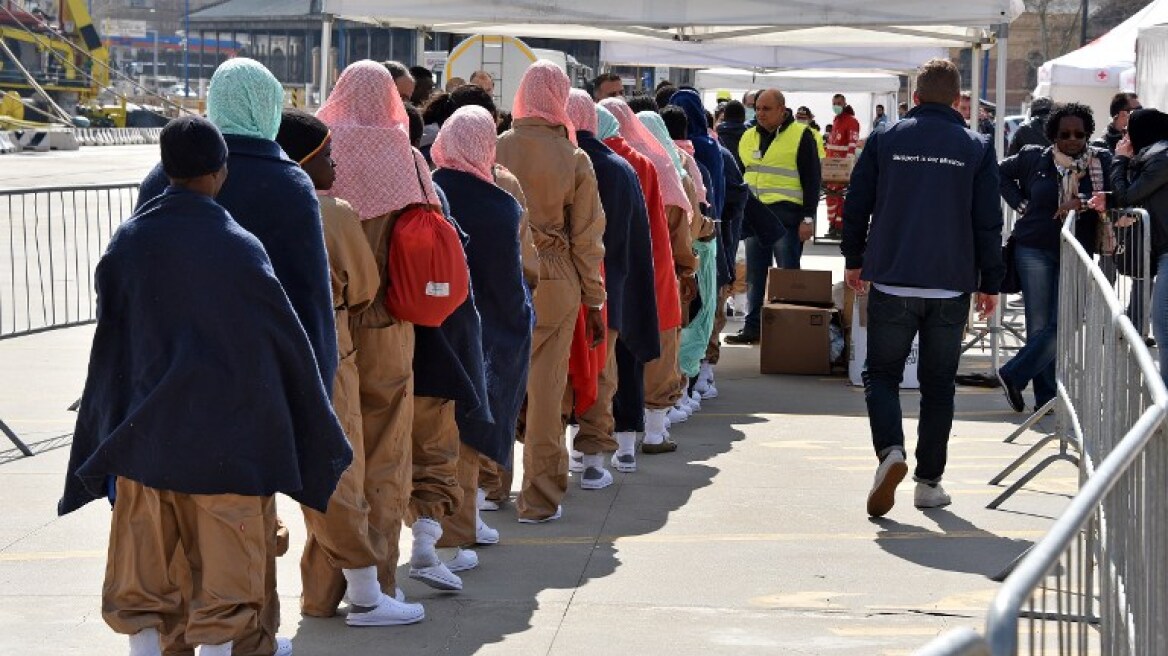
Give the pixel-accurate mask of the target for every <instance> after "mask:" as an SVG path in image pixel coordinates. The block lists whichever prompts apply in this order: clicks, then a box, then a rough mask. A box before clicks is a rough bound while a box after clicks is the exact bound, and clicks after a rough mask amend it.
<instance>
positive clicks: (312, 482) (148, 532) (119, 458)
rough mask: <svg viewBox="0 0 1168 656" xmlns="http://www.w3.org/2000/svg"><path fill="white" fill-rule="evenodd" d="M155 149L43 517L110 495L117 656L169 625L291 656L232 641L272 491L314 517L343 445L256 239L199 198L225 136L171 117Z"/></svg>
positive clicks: (126, 229) (257, 610)
mask: <svg viewBox="0 0 1168 656" xmlns="http://www.w3.org/2000/svg"><path fill="white" fill-rule="evenodd" d="M220 81H222V78H220ZM160 150H161V154H162V163H161V168H162V171H163V173H164V174H165V175H166V177H167V180H168V185H167V186H166V188H165V189H164V190H163V191H162V193H161V194H156V195H154V196H152V197H151V198H149V199H148V200H145V201H144V202H143V203H142V204H141V205H140V206H139V207H138V208H137V210H136V211H135V212H134V215H133V216H132V217H131V218H130V219H129V220H128V221H127V222H126V223H125V224H123V225H122V226H121V227H120V228H119V229H118V231H117V233H116V234H115V235H114V237H113V239H111V240H110V243H109V246H108V248H107V249H106V252H105V254H104V255H103V257H102V258H101V261H100V262H99V263H98V266H97V273H96V287H97V299H98V321H97V329H96V331H95V332H94V338H93V346H92V349H91V352H90V359H89V373H88V376H87V378H86V383H85V390H84V393H83V394H82V397H81V405H80V408H79V410H78V416H77V426H76V429H75V431H74V434H73V443H72V447H71V452H70V457H69V467H68V474H67V477H66V480H65V492H64V495H63V497H62V499H61V501H60V504H59V505H58V512H59V513H60V514H62V515H64V514H67V513H70V512H73V511H74V510H77V509H78V508H80V507H82V506H83V505H85V504H87V503H89V502H90V501H93V500H95V499H99V498H103V497H106V498H109V500H110V501H111V502H112V503H113V514H112V518H111V524H110V540H109V556H108V562H107V564H106V577H105V583H104V585H103V591H102V616H103V618H104V619H105V621H106V623H107V624H109V626H110V627H111V628H112V629H114V630H115V631H117V632H118V633H122V634H125V635H128V636H129V644H130V649H129V653H130V654H131V656H161V655H162V653H163V650H164V645H163V637H164V636H170V635H181V639H182V640H183V641H185V642H186V643H189V644H190V647H189V648H187V649H193V648H194V647H198V648H199V654H200V656H229V655H230V654H232V653H233V649H234V650H235V653H246V654H263V656H270V655H271V654H277V655H279V656H289V655H290V654H292V646H291V643H290V642H289V641H287V640H284V639H280V640H278V641H277V640H275V639H274V638H272V637H269V638H267V639H265V640H263V641H262V644H260V645H258V648H262V649H263V651H256V649H257V646H256V645H255V643H254V642H253V643H251V644H249V643H245V642H243V641H245V640H248V639H249V638H250V639H251V640H253V641H254V640H255V633H256V631H257V629H256V627H259V626H261V625H263V623H264V622H265V620H264V619H263V618H262V614H263V613H264V612H265V607H264V606H265V604H266V603H267V599H266V595H267V592H268V590H267V586H266V585H265V584H262V583H259V581H260V580H263V579H265V578H266V576H267V572H270V571H272V570H274V567H275V554H274V553H273V551H272V549H271V548H269V542H270V541H271V540H272V538H273V536H274V528H275V509H274V504H273V503H272V502H271V501H272V495H274V494H275V493H276V492H283V493H285V494H288V495H289V496H291V497H293V498H294V499H296V500H297V501H299V502H301V503H302V504H304V505H306V506H308V507H310V508H313V509H314V510H315V511H319V512H323V511H324V510H325V508H326V507H327V505H328V502H329V497H330V495H332V494H333V490H334V488H335V487H336V485H337V481H338V480H339V479H340V477H341V475H342V472H343V471H344V470H345V469H346V467H348V466H349V463H350V461H351V460H352V451H351V450H350V448H349V444H348V442H347V441H346V440H345V435H344V432H343V431H342V430H341V426H340V425H339V424H338V423H337V419H336V416H335V415H334V414H333V411H332V408H331V407H330V405H329V398H328V393H327V391H326V389H325V386H324V384H323V383H322V381H321V378H320V371H319V369H318V366H317V357H316V355H315V354H314V353H313V348H312V344H311V343H310V341H309V338H308V335H307V333H305V331H304V328H303V327H302V324H301V322H300V321H299V320H298V318H297V315H296V312H295V310H294V309H293V308H292V306H291V304H290V303H289V301H288V296H287V295H286V293H285V289H284V287H282V286H281V284H280V281H279V280H278V279H277V278H276V275H275V274H274V272H273V267H272V263H271V261H270V260H269V259H268V256H267V254H266V253H265V252H264V247H263V245H262V244H261V243H260V241H259V240H258V239H257V238H256V237H255V236H253V235H252V234H251V233H249V232H248V231H247V230H245V229H244V228H243V227H242V226H240V225H239V224H238V223H236V222H235V221H234V220H233V219H232V218H231V215H230V214H229V213H228V212H227V211H226V210H225V209H224V208H223V207H222V206H221V205H218V204H216V203H215V201H214V200H213V199H214V197H215V196H216V194H217V193H218V192H219V191H220V189H222V187H223V184H224V181H225V180H226V179H227V177H228V161H229V156H228V145H227V143H226V142H225V141H224V140H223V137H222V136H221V135H220V134H219V131H218V130H216V128H215V126H214V125H212V124H211V123H210V122H208V121H207V120H205V119H202V118H199V117H195V116H185V117H181V118H177V119H175V120H173V121H171V122H170V123H169V124H167V126H166V127H165V128H164V129H163V130H162V134H161V137H160ZM209 363H213V364H209ZM176 571H179V572H181V574H178V575H174V576H172V575H171V573H173V572H176ZM272 585H273V586H274V582H272ZM274 628H275V627H272V630H274Z"/></svg>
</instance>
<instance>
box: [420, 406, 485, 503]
mask: <svg viewBox="0 0 1168 656" xmlns="http://www.w3.org/2000/svg"><path fill="white" fill-rule="evenodd" d="M412 434H413V491H412V492H411V493H410V508H409V513H408V517H407V520H408V523H409V524H410V525H413V523H414V521H415V520H416V519H418V518H419V517H429V518H431V519H435V520H437V521H439V522H441V521H442V520H443V519H444V518H446V517H449V516H450V515H452V514H453V513H454V511H455V509H456V508H457V507H458V506H459V505H460V504H461V503H462V500H463V492H462V489H461V488H460V487H459V485H458V457H459V440H458V424H457V423H455V421H454V401H450V400H447V399H437V398H434V397H430V396H416V397H414V425H413V430H412ZM470 498H471V499H474V495H473V494H472V495H471V497H470Z"/></svg>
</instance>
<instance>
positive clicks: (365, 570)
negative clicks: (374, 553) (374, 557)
mask: <svg viewBox="0 0 1168 656" xmlns="http://www.w3.org/2000/svg"><path fill="white" fill-rule="evenodd" d="M341 573H342V574H344V575H345V582H346V583H348V584H349V588H348V592H349V603H351V604H353V605H354V606H376V605H377V602H378V601H381V584H380V583H378V582H377V566H376V565H370V566H369V567H362V568H360V569H343V570H341Z"/></svg>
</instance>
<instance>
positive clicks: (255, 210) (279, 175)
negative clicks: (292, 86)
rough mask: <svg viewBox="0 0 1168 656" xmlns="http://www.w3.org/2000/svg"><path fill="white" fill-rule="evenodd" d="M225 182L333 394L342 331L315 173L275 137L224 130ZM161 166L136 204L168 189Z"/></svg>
mask: <svg viewBox="0 0 1168 656" xmlns="http://www.w3.org/2000/svg"><path fill="white" fill-rule="evenodd" d="M223 138H224V139H225V140H226V141H227V150H228V156H227V168H228V173H227V182H226V184H224V185H223V189H222V190H221V191H220V192H219V196H218V197H217V198H216V199H215V200H216V202H218V203H219V204H220V205H222V206H223V207H224V208H226V209H227V211H228V212H230V213H231V216H232V218H234V219H235V220H236V221H237V222H238V223H239V225H241V226H243V228H244V230H247V231H248V232H250V233H251V234H253V235H255V237H256V238H257V239H259V240H260V243H261V244H263V245H264V250H265V251H267V253H268V257H269V258H270V259H271V261H272V268H273V269H274V270H275V271H276V277H277V278H278V279H279V280H280V284H281V285H283V286H284V291H285V292H286V293H287V294H288V300H290V301H292V308H293V309H295V310H296V316H297V317H299V318H300V323H301V324H302V325H303V326H304V331H305V332H306V333H308V341H309V342H310V343H311V344H312V351H313V353H315V354H316V360H317V367H318V369H319V371H320V379H321V380H322V381H324V382H325V389H327V390H329V393H330V394H331V393H332V383H333V377H334V375H335V374H336V371H337V330H336V325H335V323H334V321H335V315H334V314H333V292H332V285H331V282H330V280H329V269H328V255H327V254H326V253H325V248H324V230H323V228H322V227H321V223H320V203H319V201H318V200H317V198H316V190H315V189H313V186H312V180H310V179H309V177H308V174H307V173H305V172H304V170H303V169H301V168H300V167H299V166H297V164H296V162H293V161H292V160H290V159H288V157H287V156H285V155H284V151H282V150H280V146H279V145H277V144H276V142H275V141H268V140H266V139H256V138H254V137H241V136H238V135H232V134H227V135H223ZM169 184H170V182H169V181H168V180H167V178H166V174H165V173H163V171H162V165H161V164H160V165H158V166H155V167H154V170H152V171H151V172H150V174H149V175H147V176H146V179H145V180H143V181H142V186H141V189H140V190H139V194H138V207H139V208H141V207H142V206H143V203H145V202H146V201H148V200H150V199H151V198H154V197H155V196H157V195H159V194H161V193H162V191H163V190H164V189H166V187H167V185H169Z"/></svg>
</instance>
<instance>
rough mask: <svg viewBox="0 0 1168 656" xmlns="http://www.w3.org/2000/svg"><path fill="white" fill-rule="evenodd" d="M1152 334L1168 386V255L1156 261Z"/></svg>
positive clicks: (1162, 373) (1153, 286)
mask: <svg viewBox="0 0 1168 656" xmlns="http://www.w3.org/2000/svg"><path fill="white" fill-rule="evenodd" d="M1152 334H1153V335H1154V336H1155V338H1156V346H1157V347H1158V348H1159V350H1160V378H1163V379H1164V384H1165V385H1168V253H1165V254H1164V255H1161V256H1160V257H1159V258H1158V259H1157V260H1156V282H1154V283H1153V284H1152Z"/></svg>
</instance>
